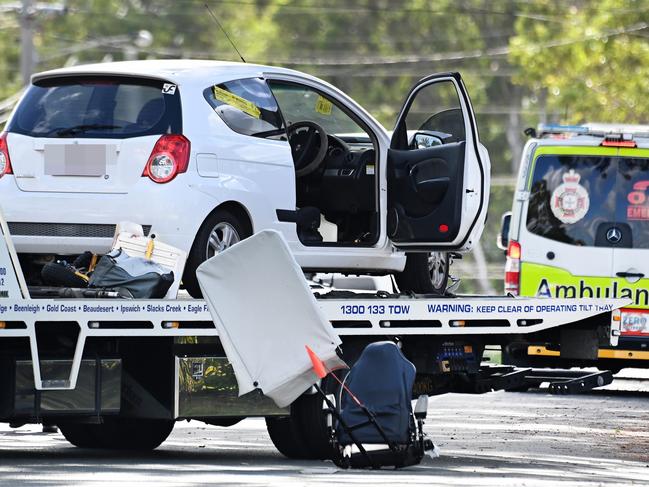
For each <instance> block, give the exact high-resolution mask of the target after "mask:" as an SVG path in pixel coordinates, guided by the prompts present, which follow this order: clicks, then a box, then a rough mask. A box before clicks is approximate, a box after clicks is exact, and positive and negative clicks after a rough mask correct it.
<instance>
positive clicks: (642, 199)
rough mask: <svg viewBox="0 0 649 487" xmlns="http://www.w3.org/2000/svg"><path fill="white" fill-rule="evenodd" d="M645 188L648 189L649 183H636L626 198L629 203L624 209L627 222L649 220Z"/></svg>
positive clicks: (648, 204) (648, 202) (648, 206)
mask: <svg viewBox="0 0 649 487" xmlns="http://www.w3.org/2000/svg"><path fill="white" fill-rule="evenodd" d="M647 188H649V181H638V182H636V183H634V184H633V191H631V192H630V193H629V194H628V195H627V197H626V200H627V201H628V202H629V206H627V208H626V219H627V220H649V201H648V200H647Z"/></svg>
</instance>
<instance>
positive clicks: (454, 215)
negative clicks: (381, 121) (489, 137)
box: [387, 73, 490, 251]
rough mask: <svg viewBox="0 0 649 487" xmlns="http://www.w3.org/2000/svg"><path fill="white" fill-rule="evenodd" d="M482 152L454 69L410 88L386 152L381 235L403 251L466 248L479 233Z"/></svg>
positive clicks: (485, 174)
mask: <svg viewBox="0 0 649 487" xmlns="http://www.w3.org/2000/svg"><path fill="white" fill-rule="evenodd" d="M489 164H490V163H489V156H488V153H487V151H486V149H485V148H484V147H482V146H481V145H480V142H479V140H478V130H477V125H476V121H475V115H474V113H473V109H472V108H471V102H470V100H469V96H468V94H467V92H466V88H465V87H464V83H463V82H462V78H461V76H460V74H459V73H442V74H434V75H431V76H428V77H426V78H424V79H423V80H421V81H419V82H418V83H417V84H416V85H415V86H414V87H413V88H412V90H411V91H410V93H409V94H408V97H407V98H406V102H405V104H404V106H403V108H402V110H401V113H400V114H399V117H398V119H397V124H396V127H395V130H394V134H393V136H392V142H391V145H390V149H389V151H388V171H387V177H388V234H389V236H390V239H391V240H392V242H393V243H394V244H395V245H396V246H397V247H402V248H404V249H408V250H422V251H432V250H468V249H470V248H471V246H472V245H473V243H474V242H475V241H477V240H478V239H479V238H480V234H481V233H482V228H483V226H484V220H485V215H486V207H487V200H488V194H489V188H488V184H489V169H490V168H489Z"/></svg>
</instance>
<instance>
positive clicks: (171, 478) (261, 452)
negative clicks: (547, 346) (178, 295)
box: [0, 380, 649, 487]
mask: <svg viewBox="0 0 649 487" xmlns="http://www.w3.org/2000/svg"><path fill="white" fill-rule="evenodd" d="M610 389H627V390H629V391H630V392H624V391H622V392H621V391H619V390H608V391H600V392H596V393H592V394H586V395H581V396H550V395H548V394H547V393H546V392H544V391H536V392H530V393H508V392H496V393H490V394H485V395H481V396H472V395H461V394H448V395H444V396H440V397H437V398H433V399H432V400H431V402H430V411H429V419H428V421H427V426H426V429H427V431H428V434H429V435H430V436H431V438H432V439H433V441H434V442H435V443H436V444H437V445H438V447H439V448H440V450H441V457H440V458H437V459H428V458H427V459H425V460H424V462H423V463H422V464H421V465H419V466H416V467H411V468H408V469H405V470H401V471H391V470H385V471H380V472H372V471H344V470H339V469H337V468H336V467H335V466H334V465H333V464H332V463H330V462H315V461H289V460H287V459H285V458H284V457H282V456H281V455H280V454H279V453H277V452H276V451H275V450H274V448H273V445H272V443H271V442H270V440H269V438H268V436H267V434H266V430H265V425H264V422H263V420H260V419H250V420H246V421H243V422H242V423H239V424H238V425H236V426H233V427H231V428H218V427H213V426H206V425H204V424H203V423H198V422H191V423H186V422H185V423H179V424H178V425H177V426H176V428H175V429H174V432H173V433H172V435H171V437H170V438H169V439H168V440H167V441H166V442H165V443H164V444H163V445H162V446H161V447H160V448H159V449H157V450H156V451H154V452H151V453H147V454H137V455H133V454H132V453H118V454H116V453H112V452H105V451H94V450H82V449H78V448H75V447H72V446H71V445H69V444H68V443H67V442H66V441H65V439H64V438H63V437H62V436H61V435H60V434H43V433H41V432H40V428H39V427H37V426H24V427H22V428H19V429H15V430H12V429H10V428H9V427H8V426H7V425H0V485H2V486H5V485H6V486H15V485H16V486H18V485H20V486H28V485H38V486H41V485H83V486H105V485H108V484H111V485H120V486H127V485H136V484H137V485H138V486H148V485H151V486H158V487H159V486H167V485H178V486H194V485H210V484H219V485H277V486H280V485H281V486H286V485H310V486H317V485H327V486H331V485H334V484H338V485H341V486H357V485H372V486H376V487H380V486H383V485H386V486H387V485H391V486H392V485H406V484H408V485H426V486H432V485H443V486H458V485H460V486H473V485H479V486H482V485H488V486H509V485H526V486H530V485H533V486H555V485H557V484H562V483H563V484H564V485H571V486H573V485H588V486H591V485H649V428H648V427H647V425H648V424H649V392H642V391H647V389H648V388H647V382H646V381H634V380H621V381H617V382H616V383H614V384H613V385H612V386H611V387H610Z"/></svg>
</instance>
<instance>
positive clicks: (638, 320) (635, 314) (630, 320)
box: [620, 309, 649, 336]
mask: <svg viewBox="0 0 649 487" xmlns="http://www.w3.org/2000/svg"><path fill="white" fill-rule="evenodd" d="M620 332H621V333H622V335H623V336H649V310H645V309H623V310H622V323H621V328H620Z"/></svg>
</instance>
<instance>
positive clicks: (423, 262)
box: [394, 252, 449, 295]
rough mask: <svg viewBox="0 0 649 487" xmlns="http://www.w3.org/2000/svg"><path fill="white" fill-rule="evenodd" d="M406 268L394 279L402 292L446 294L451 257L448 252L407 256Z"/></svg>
mask: <svg viewBox="0 0 649 487" xmlns="http://www.w3.org/2000/svg"><path fill="white" fill-rule="evenodd" d="M406 255H407V260H406V267H405V268H404V269H403V271H402V272H400V273H398V274H395V275H394V278H395V281H396V282H397V286H398V287H399V290H400V291H401V292H414V293H418V294H439V295H442V294H444V293H445V292H446V286H447V283H448V272H449V256H448V253H446V252H431V253H429V254H426V253H411V254H406Z"/></svg>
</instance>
